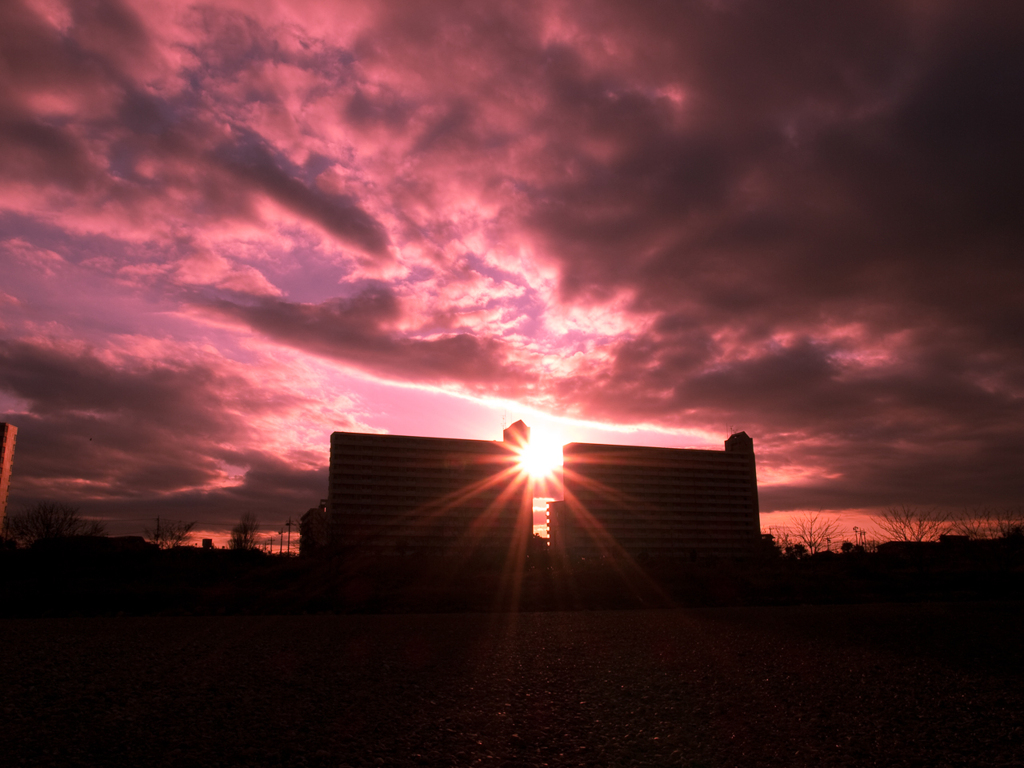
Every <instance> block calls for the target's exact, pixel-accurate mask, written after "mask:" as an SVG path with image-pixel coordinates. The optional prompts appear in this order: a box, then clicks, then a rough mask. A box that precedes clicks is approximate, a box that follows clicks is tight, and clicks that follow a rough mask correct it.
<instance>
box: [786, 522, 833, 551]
mask: <svg viewBox="0 0 1024 768" xmlns="http://www.w3.org/2000/svg"><path fill="white" fill-rule="evenodd" d="M792 527H793V538H794V539H796V541H798V542H799V543H800V544H803V545H804V546H805V547H806V548H807V551H808V553H810V554H812V555H814V554H817V553H818V552H821V551H822V550H824V549H827V548H829V546H830V544H831V540H832V539H838V538H839V537H840V536H842V533H843V529H842V527H841V526H840V525H839V518H838V517H830V516H828V515H823V514H822V513H821V512H805V513H803V514H802V515H800V516H799V517H795V518H793V521H792Z"/></svg>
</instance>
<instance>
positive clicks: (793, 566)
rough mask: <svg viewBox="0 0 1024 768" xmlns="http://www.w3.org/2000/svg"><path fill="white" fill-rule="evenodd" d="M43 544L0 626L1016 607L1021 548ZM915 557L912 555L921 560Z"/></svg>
mask: <svg viewBox="0 0 1024 768" xmlns="http://www.w3.org/2000/svg"><path fill="white" fill-rule="evenodd" d="M113 541H114V540H113V539H109V538H102V537H97V538H90V537H84V538H82V537H80V538H70V539H53V540H49V541H47V542H46V543H41V544H37V545H36V546H35V547H33V548H30V549H14V550H7V551H4V552H3V553H0V613H2V614H3V615H7V616H69V615H118V614H125V615H143V614H146V615H154V614H166V615H189V614H199V615H206V614H223V613H227V614H244V613H260V614H292V613H323V612H334V613H402V612H464V611H474V612H475V611H510V610H512V611H516V610H518V611H549V610H603V609H630V608H650V607H672V606H726V605H793V604H802V603H868V602H891V601H923V600H928V601H935V600H978V599H998V600H1019V599H1020V596H1021V595H1022V594H1024V537H1015V536H1011V537H1007V538H1005V539H994V540H989V541H979V542H976V543H974V544H971V545H968V546H959V545H957V544H951V543H948V542H920V543H916V544H913V545H911V546H910V547H909V549H904V550H901V551H890V550H889V548H887V547H885V546H882V547H879V549H878V551H876V552H868V551H866V550H863V549H862V550H857V551H853V550H851V551H849V552H846V553H842V552H830V551H828V550H825V551H822V552H819V553H817V554H814V555H809V554H808V555H805V556H803V557H800V558H796V557H791V556H786V555H785V554H783V553H780V552H779V551H778V550H777V549H776V548H774V547H768V546H766V547H765V548H764V549H763V550H762V551H760V552H758V553H757V554H756V555H755V556H754V557H750V558H746V559H743V560H714V559H708V560H698V561H696V562H691V561H689V560H686V561H672V560H658V559H654V558H643V557H640V558H635V559H622V560H615V561H612V560H568V559H562V558H559V557H556V556H554V555H553V553H552V552H551V551H550V550H549V549H548V548H545V547H532V548H529V549H528V552H527V553H525V554H523V555H522V556H519V557H509V558H505V559H502V560H501V561H489V560H486V559H482V558H479V557H473V556H466V557H460V556H448V557H425V556H420V555H409V556H404V557H402V556H381V557H365V556H362V555H360V554H359V553H358V552H352V551H334V552H322V553H321V554H320V555H319V556H307V557H291V558H286V557H275V556H270V555H267V554H266V553H264V552H262V551H260V550H228V549H216V550H204V549H201V548H196V547H176V548H171V549H165V550H160V549H157V548H155V547H146V548H144V549H131V548H117V547H112V546H102V545H104V544H110V543H111V542H113ZM922 548H923V549H922Z"/></svg>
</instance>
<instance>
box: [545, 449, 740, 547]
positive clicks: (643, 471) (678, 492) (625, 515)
mask: <svg viewBox="0 0 1024 768" xmlns="http://www.w3.org/2000/svg"><path fill="white" fill-rule="evenodd" d="M563 459H564V464H563V468H562V472H563V492H564V495H563V501H560V502H553V503H552V504H550V505H549V512H548V514H549V522H548V531H549V536H550V540H551V547H552V548H553V549H554V551H555V552H558V553H563V554H565V555H568V556H570V557H584V558H591V557H615V556H619V555H623V554H625V555H628V556H631V557H637V556H644V555H649V556H651V557H671V558H697V557H707V556H716V557H721V556H743V555H746V554H748V553H750V552H751V551H753V550H754V548H755V547H756V546H757V544H758V542H759V541H760V517H759V508H758V501H757V473H756V470H755V466H754V441H753V440H752V439H751V438H750V437H749V436H748V435H747V434H746V433H745V432H739V433H737V434H735V435H732V436H731V437H730V438H729V439H728V440H726V441H725V450H724V451H707V450H691V449H675V448H647V447H634V446H622V445H597V444H591V443H570V444H568V445H566V446H565V447H564V448H563Z"/></svg>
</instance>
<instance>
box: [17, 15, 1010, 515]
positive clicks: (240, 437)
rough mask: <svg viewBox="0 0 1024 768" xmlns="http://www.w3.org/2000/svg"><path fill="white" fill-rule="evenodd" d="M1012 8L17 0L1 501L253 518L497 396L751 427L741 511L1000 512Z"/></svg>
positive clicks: (565, 412) (652, 434)
mask: <svg viewBox="0 0 1024 768" xmlns="http://www.w3.org/2000/svg"><path fill="white" fill-rule="evenodd" d="M627 6H628V7H627ZM634 6H635V7H634ZM1022 41H1024V14H1022V13H1021V12H1020V9H1019V3H1018V2H1016V0H1011V1H1008V2H1000V1H999V0H993V2H986V3H983V4H974V3H961V2H942V1H941V0H929V1H928V2H924V1H923V0H902V1H901V0H884V2H870V1H865V2H855V3H853V2H850V3H848V2H835V3H821V2H816V1H813V0H807V1H805V2H795V1H787V0H775V1H773V2H766V1H765V2H757V1H755V0H692V1H690V2H686V1H679V0H673V1H672V2H655V1H653V0H652V2H645V3H636V4H627V3H621V2H617V1H611V2H589V1H587V0H579V1H574V2H546V1H544V0H540V1H538V2H529V0H516V2H503V1H502V0H495V1H494V2H479V0H475V1H473V2H468V1H467V2H436V3H414V2H406V3H403V2H396V1H394V0H389V1H388V2H360V1H357V0H353V1H352V2H348V1H346V2H336V3H322V2H299V1H298V0H293V1H291V2H269V1H264V2H260V1H259V0H245V1H244V2H226V1H219V0H214V1H213V2H208V3H190V2H163V1H161V0H145V1H142V0H139V1H132V0H116V1H114V0H110V1H105V0H77V1H76V2H68V3H64V2H60V0H6V2H4V3H3V4H0V421H8V422H10V423H13V424H15V425H16V426H18V428H19V435H18V446H17V452H16V454H15V471H14V478H13V481H12V488H11V508H12V511H16V509H17V508H19V505H26V504H30V503H32V502H34V501H36V500H40V499H55V500H60V501H66V502H69V503H74V504H77V505H79V506H81V508H82V510H83V512H84V513H86V514H88V515H92V516H98V517H103V518H105V519H107V520H108V521H110V522H109V528H110V530H111V532H113V533H139V532H141V528H142V527H143V526H144V525H147V524H149V523H151V521H152V519H153V518H154V517H155V516H157V515H161V516H165V517H170V518H174V519H184V520H197V521H198V525H197V529H200V530H204V531H220V530H223V529H225V528H228V527H230V526H231V525H232V524H233V522H235V521H236V520H237V519H238V517H239V516H240V515H241V514H242V513H243V512H246V511H252V512H255V513H256V514H257V515H258V516H259V517H260V519H261V520H262V521H263V522H264V524H265V525H266V526H268V527H277V526H279V525H280V523H282V522H283V521H284V520H286V519H287V518H288V517H292V518H294V519H297V517H298V516H299V515H301V514H302V513H303V512H304V511H305V510H306V509H308V508H309V507H312V506H315V504H316V503H317V501H318V500H319V499H320V498H321V497H324V496H325V495H326V487H327V470H326V466H327V459H328V440H329V435H330V433H331V432H332V431H335V430H347V431H387V432H392V433H397V434H414V435H429V436H443V437H468V438H478V439H488V440H491V439H500V436H501V427H502V423H503V421H504V422H505V423H511V421H514V420H515V419H518V418H522V419H524V420H525V421H526V422H527V423H528V424H530V426H532V427H533V428H534V429H535V431H537V430H539V431H540V432H541V433H543V432H546V433H547V434H549V435H551V436H555V437H557V439H559V440H562V441H564V442H570V441H589V442H606V443H629V444H641V445H665V446H671V447H703V448H707V447H711V448H721V446H722V441H723V440H724V439H725V438H726V437H727V436H728V435H729V434H730V433H731V432H734V431H739V430H745V431H746V432H747V433H748V434H750V435H751V436H752V437H753V439H754V441H755V450H756V452H757V467H758V478H759V481H760V501H761V510H762V523H763V524H765V525H770V524H771V521H772V520H776V521H777V520H781V519H783V518H784V517H785V516H786V515H787V514H792V513H794V512H798V511H802V510H827V511H829V512H831V513H835V514H843V515H845V516H846V519H856V516H857V515H865V514H870V513H871V512H873V511H878V510H880V509H884V508H885V507H887V506H893V505H897V504H908V505H915V506H921V507H929V508H930V507H938V508H943V509H960V508H964V507H972V508H980V507H985V506H988V507H1009V506H1019V505H1020V504H1022V503H1024V493H1022V491H1024V472H1022V464H1024V461H1022V460H1024V354H1022V348H1024V265H1022V254H1024V211H1022V208H1024V141H1022V140H1021V137H1022V136H1024V99H1022V98H1021V94H1022V93H1024V45H1022Z"/></svg>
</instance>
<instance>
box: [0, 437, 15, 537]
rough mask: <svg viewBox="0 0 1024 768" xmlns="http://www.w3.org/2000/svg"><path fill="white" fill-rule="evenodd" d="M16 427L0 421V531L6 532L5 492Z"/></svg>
mask: <svg viewBox="0 0 1024 768" xmlns="http://www.w3.org/2000/svg"><path fill="white" fill-rule="evenodd" d="M17 438H18V428H17V427H16V426H14V425H13V424H5V423H2V422H0V532H2V534H3V535H4V536H6V534H7V494H8V492H9V491H10V489H11V471H12V468H13V465H14V443H15V441H16V440H17Z"/></svg>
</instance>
